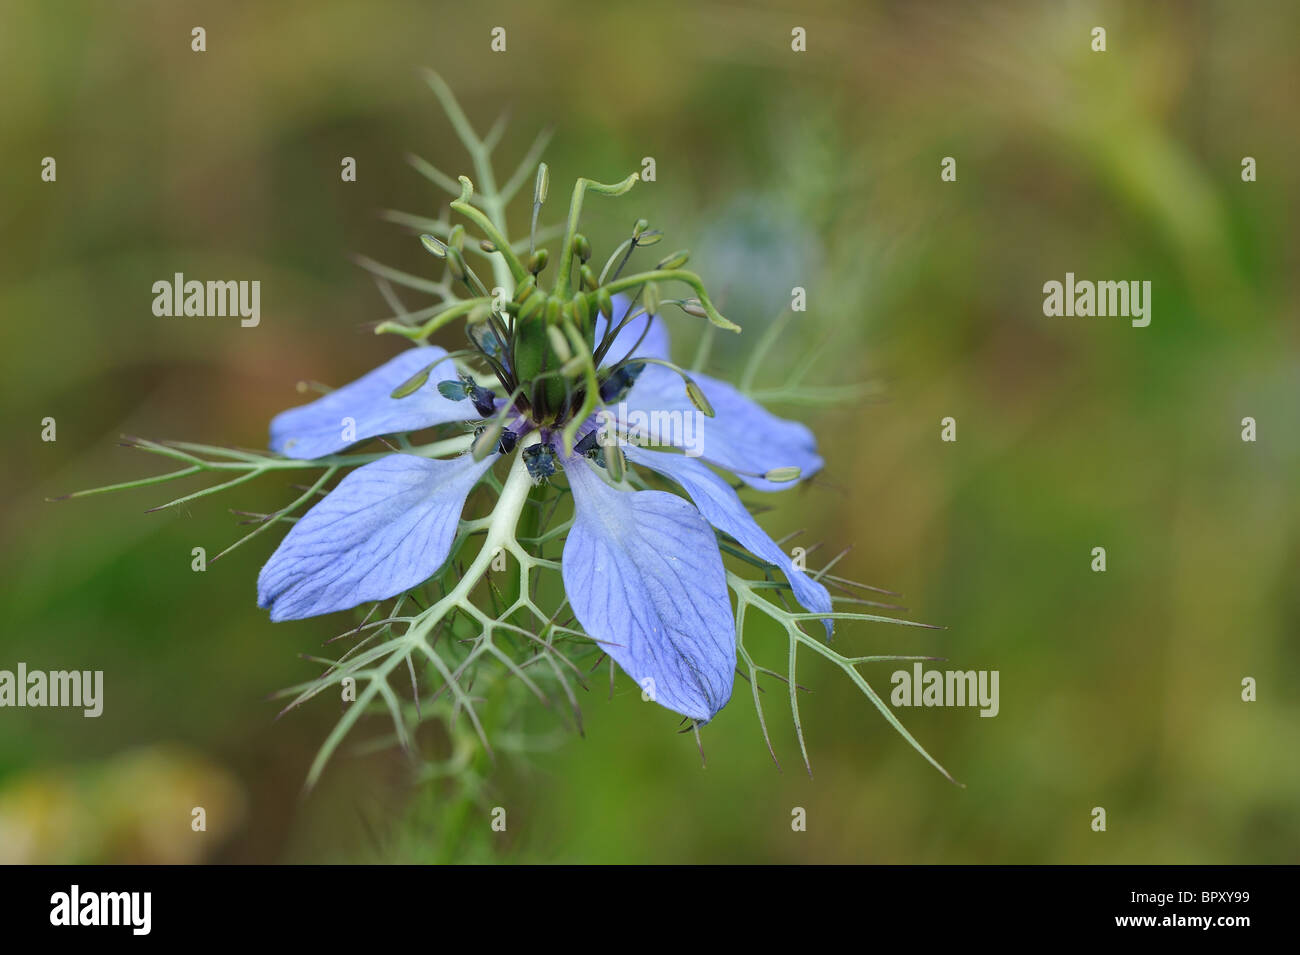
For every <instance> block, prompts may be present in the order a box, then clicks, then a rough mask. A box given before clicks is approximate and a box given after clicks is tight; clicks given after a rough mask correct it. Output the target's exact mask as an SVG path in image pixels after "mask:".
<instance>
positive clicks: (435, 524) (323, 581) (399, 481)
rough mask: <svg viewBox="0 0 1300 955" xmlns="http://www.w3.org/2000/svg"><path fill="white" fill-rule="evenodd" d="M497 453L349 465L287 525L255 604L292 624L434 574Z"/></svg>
mask: <svg viewBox="0 0 1300 955" xmlns="http://www.w3.org/2000/svg"><path fill="white" fill-rule="evenodd" d="M495 457H496V456H495V455H491V456H489V457H487V458H485V459H484V460H482V461H475V460H474V458H473V456H472V455H468V454H466V455H462V456H460V457H458V458H451V459H449V460H432V459H429V458H419V457H415V456H414V455H410V454H393V455H389V456H388V457H386V458H380V459H379V460H378V461H374V462H372V463H370V464H367V465H366V466H365V467H361V468H357V470H355V471H353V472H352V473H351V474H349V475H348V476H347V477H345V478H344V479H343V480H342V481H341V482H339V486H338V487H336V488H335V489H334V490H333V491H331V492H330V493H329V494H328V495H327V496H326V497H325V500H323V501H321V502H320V503H319V504H317V505H316V506H315V507H313V508H312V509H311V510H310V511H308V512H307V514H306V515H304V516H303V518H302V519H301V520H300V521H298V523H297V524H295V525H294V526H293V530H291V531H289V534H288V536H286V537H285V539H284V540H283V541H282V542H281V544H280V546H279V548H277V549H276V552H275V553H274V554H272V555H271V559H270V560H269V561H267V562H266V566H265V567H263V568H262V572H261V574H259V575H258V578H257V605H258V606H259V607H269V608H271V619H272V620H297V619H300V618H302V617H314V616H316V615H317V614H322V613H331V612H333V611H335V610H346V609H347V608H349V607H355V606H357V604H362V603H366V602H368V601H371V600H385V599H387V598H388V597H392V596H395V595H397V594H400V593H401V592H402V591H404V590H409V589H410V588H412V587H415V586H417V585H418V584H421V583H423V582H424V581H426V580H428V579H429V578H430V577H431V576H433V573H434V571H436V570H437V569H438V568H439V567H441V566H442V563H443V561H445V560H446V559H447V553H448V551H449V550H450V549H451V544H452V541H453V540H454V539H455V536H456V529H457V526H458V523H459V521H460V513H461V510H462V509H463V508H464V506H465V498H466V497H467V496H468V495H469V492H470V490H471V489H472V488H473V487H474V484H475V482H476V481H478V479H479V478H480V477H482V476H483V472H485V471H486V470H487V469H488V468H489V467H491V466H492V461H493V460H494V459H495Z"/></svg>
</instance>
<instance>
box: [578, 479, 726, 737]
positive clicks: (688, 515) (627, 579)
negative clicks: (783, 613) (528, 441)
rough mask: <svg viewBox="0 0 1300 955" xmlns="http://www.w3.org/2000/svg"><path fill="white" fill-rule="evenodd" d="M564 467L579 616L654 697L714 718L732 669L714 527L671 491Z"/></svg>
mask: <svg viewBox="0 0 1300 955" xmlns="http://www.w3.org/2000/svg"><path fill="white" fill-rule="evenodd" d="M565 474H566V475H567V476H568V479H569V486H570V487H571V488H572V489H573V497H574V507H575V516H574V522H573V527H572V528H570V530H569V535H568V539H567V540H566V541H565V543H564V557H563V560H562V561H561V562H560V567H561V571H562V574H563V577H564V591H565V594H566V595H567V596H568V599H569V604H570V606H572V607H573V612H574V614H575V615H576V616H577V618H578V621H579V622H580V623H581V624H582V627H583V629H584V630H585V631H586V632H587V633H588V634H589V635H590V636H591V637H592V639H594V640H596V641H597V642H598V643H599V644H600V647H601V649H602V650H604V651H605V652H606V653H608V654H609V655H610V656H611V657H613V658H614V660H615V661H616V662H617V663H618V665H619V666H621V667H622V668H623V671H624V672H625V673H627V675H628V676H630V677H632V679H633V680H635V681H636V682H637V683H638V684H640V685H641V686H642V688H643V689H644V690H647V692H649V691H650V690H652V691H653V696H654V700H655V702H657V703H660V704H661V705H663V706H666V707H668V709H670V710H675V711H676V712H678V713H681V714H682V715H684V716H688V717H690V718H691V719H694V720H698V721H700V722H705V721H707V720H710V719H712V718H713V715H714V714H715V713H717V712H718V710H720V709H721V708H722V707H723V706H724V705H725V704H726V702H727V700H728V699H730V698H731V685H732V683H733V681H734V677H735V668H736V632H735V620H734V618H733V617H732V613H731V602H730V600H729V598H728V596H727V581H726V575H725V573H724V571H723V568H722V558H721V556H720V555H719V554H718V545H717V539H716V538H715V537H714V534H713V530H712V529H711V528H710V527H709V525H708V524H707V523H706V522H705V520H704V518H702V517H701V516H700V513H699V511H697V510H696V509H695V508H693V507H692V506H691V505H690V504H688V503H687V502H686V501H684V500H682V498H680V497H677V496H676V495H675V494H667V493H665V492H663V491H620V490H617V489H616V488H612V487H610V486H609V485H607V484H606V483H605V482H604V481H603V480H602V479H601V478H600V477H599V476H598V475H597V474H596V473H595V472H594V471H593V470H592V469H591V466H590V465H588V463H587V461H586V459H585V458H583V457H582V456H581V455H574V456H572V457H570V458H568V459H567V460H566V462H565ZM647 680H651V681H653V682H652V683H649V684H647V682H646V681H647Z"/></svg>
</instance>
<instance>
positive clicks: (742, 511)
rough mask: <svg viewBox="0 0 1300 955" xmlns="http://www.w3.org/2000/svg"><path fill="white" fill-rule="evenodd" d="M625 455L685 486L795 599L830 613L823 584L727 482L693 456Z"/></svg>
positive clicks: (829, 628)
mask: <svg viewBox="0 0 1300 955" xmlns="http://www.w3.org/2000/svg"><path fill="white" fill-rule="evenodd" d="M624 452H625V454H626V455H627V459H628V460H629V461H632V462H634V463H636V464H640V465H642V466H643V467H647V468H649V469H650V470H652V471H658V472H659V473H660V474H662V475H664V476H665V477H668V478H671V479H672V480H674V481H676V482H677V483H678V484H680V485H681V486H682V487H683V488H685V489H686V493H687V494H689V495H690V496H691V500H692V501H694V502H695V506H696V507H697V508H699V509H700V513H701V514H703V515H704V519H705V520H706V521H708V522H709V523H710V524H712V525H713V526H714V527H716V528H717V529H718V530H720V531H722V532H723V533H724V534H730V535H731V536H732V537H733V538H734V539H735V540H736V541H737V542H738V543H739V544H740V546H741V547H743V548H745V549H746V550H747V551H749V552H750V553H751V554H753V555H754V556H755V557H758V558H760V559H761V560H765V561H767V562H768V563H769V564H775V565H776V566H777V567H780V568H781V570H782V572H783V573H784V574H785V576H786V579H787V580H788V581H790V589H791V590H792V591H794V596H795V599H796V600H798V601H799V603H800V605H801V606H803V608H804V609H805V610H808V611H809V612H811V613H830V612H831V595H830V594H829V593H828V592H827V590H826V588H825V587H823V586H822V585H821V584H819V583H817V581H815V580H813V579H812V578H811V577H809V576H808V575H807V574H805V573H804V572H803V571H802V570H798V569H797V568H796V567H795V566H794V562H793V561H791V560H790V558H789V557H788V556H787V555H786V553H785V551H783V550H782V549H781V548H780V547H779V546H778V545H777V543H776V541H774V540H772V538H771V537H769V536H768V535H767V533H766V532H765V531H764V530H763V528H761V527H759V526H758V522H757V521H755V520H754V518H753V515H751V514H750V513H749V511H748V510H747V509H746V508H745V505H744V504H743V503H741V500H740V498H739V497H738V496H737V494H736V492H735V491H733V490H732V489H731V485H730V484H728V483H727V482H726V481H724V480H722V478H720V477H718V476H717V475H716V474H714V473H713V472H712V471H710V470H709V469H708V468H707V467H706V466H705V465H703V464H701V463H700V462H699V461H698V460H696V459H694V458H688V457H686V456H685V455H681V454H673V453H670V452H666V451H646V450H644V449H642V448H635V447H630V446H625V447H624ZM822 624H823V626H825V627H826V635H827V636H828V637H829V636H830V635H831V634H832V633H833V632H834V629H835V627H834V621H832V620H830V619H825V620H823V621H822Z"/></svg>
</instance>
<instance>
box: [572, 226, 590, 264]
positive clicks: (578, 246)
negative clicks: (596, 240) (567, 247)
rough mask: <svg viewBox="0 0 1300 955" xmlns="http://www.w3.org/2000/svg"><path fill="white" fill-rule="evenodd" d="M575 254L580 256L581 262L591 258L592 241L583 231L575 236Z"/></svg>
mask: <svg viewBox="0 0 1300 955" xmlns="http://www.w3.org/2000/svg"><path fill="white" fill-rule="evenodd" d="M573 254H574V255H576V256H577V257H578V261H579V262H586V261H587V260H588V259H589V258H591V243H590V242H588V241H587V237H586V236H585V235H583V234H582V233H578V234H577V235H575V236H574V237H573Z"/></svg>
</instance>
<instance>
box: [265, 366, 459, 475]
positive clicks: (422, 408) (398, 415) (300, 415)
mask: <svg viewBox="0 0 1300 955" xmlns="http://www.w3.org/2000/svg"><path fill="white" fill-rule="evenodd" d="M446 355H447V352H446V350H445V349H442V348H438V347H437V346H435V345H427V346H424V347H420V348H409V349H407V350H406V351H404V352H402V353H401V354H400V355H398V356H397V357H395V358H393V359H390V360H389V361H388V362H386V363H384V364H383V365H380V366H379V367H378V368H376V369H375V370H374V371H371V372H368V373H366V374H364V375H362V376H361V377H360V378H358V379H357V380H356V381H354V382H351V383H350V384H346V385H344V386H343V387H342V388H339V389H337V390H335V391H331V392H330V393H329V394H327V395H325V396H324V397H323V398H319V399H317V400H316V401H313V402H312V403H311V404H309V405H303V406H301V407H299V408H290V409H289V410H288V411H283V412H281V413H280V414H278V415H276V416H275V418H273V419H272V420H271V450H272V451H276V452H278V453H280V454H283V455H285V456H286V457H290V458H301V459H303V460H308V459H311V458H319V457H324V456H325V455H328V454H334V453H336V452H338V451H342V450H343V449H344V448H346V447H348V446H349V445H352V444H356V443H357V442H358V441H364V440H365V439H366V438H374V437H378V436H379V435H381V434H398V433H400V432H403V431H418V430H420V429H421V428H429V427H432V426H433V425H435V424H446V423H448V422H451V421H464V420H466V419H469V418H473V417H476V414H475V412H474V408H473V406H472V405H471V404H470V402H468V401H448V400H447V399H446V398H444V397H443V396H442V395H441V394H439V393H438V382H440V381H443V380H445V379H448V378H456V377H458V374H459V373H458V372H457V371H456V366H455V364H454V363H453V362H452V361H451V359H449V358H447V357H446ZM439 359H444V360H442V361H439ZM434 362H438V364H437V365H436V366H435V367H434V368H433V369H432V370H431V371H430V372H429V380H428V381H426V382H425V383H424V384H423V385H421V386H420V387H419V388H418V389H417V390H416V391H414V392H413V393H411V394H409V395H407V396H406V397H404V398H393V397H392V396H391V395H392V392H393V389H395V388H397V387H398V386H399V385H401V384H404V383H405V382H406V381H408V380H409V379H410V378H411V377H412V376H414V375H415V374H416V372H418V371H420V369H422V368H426V367H428V366H429V365H431V364H433V363H434Z"/></svg>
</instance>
